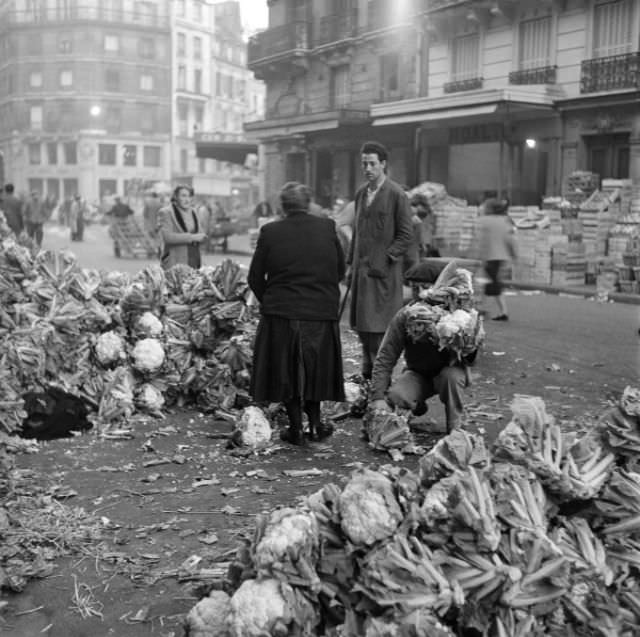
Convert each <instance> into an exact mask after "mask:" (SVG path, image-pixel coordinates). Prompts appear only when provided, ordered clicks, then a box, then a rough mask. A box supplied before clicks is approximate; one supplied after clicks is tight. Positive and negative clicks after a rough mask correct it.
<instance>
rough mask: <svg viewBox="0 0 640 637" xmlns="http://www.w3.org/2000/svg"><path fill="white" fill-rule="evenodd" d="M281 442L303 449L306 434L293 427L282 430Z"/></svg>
mask: <svg viewBox="0 0 640 637" xmlns="http://www.w3.org/2000/svg"><path fill="white" fill-rule="evenodd" d="M280 440H282V441H283V442H288V443H289V444H291V445H296V447H302V446H304V444H305V443H306V440H305V437H304V432H303V431H301V430H300V429H294V428H293V427H287V428H286V429H282V430H280Z"/></svg>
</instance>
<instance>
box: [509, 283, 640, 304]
mask: <svg viewBox="0 0 640 637" xmlns="http://www.w3.org/2000/svg"><path fill="white" fill-rule="evenodd" d="M504 284H505V286H507V287H510V288H513V289H516V290H538V291H540V292H545V293H546V294H570V295H573V296H582V297H584V298H585V299H588V298H593V297H595V296H596V288H595V286H594V287H556V286H554V285H545V284H543V283H521V282H519V281H505V282H504ZM609 300H610V301H613V302H615V303H626V304H628V305H640V294H625V293H624V292H611V293H610V294H609Z"/></svg>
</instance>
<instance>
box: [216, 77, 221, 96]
mask: <svg viewBox="0 0 640 637" xmlns="http://www.w3.org/2000/svg"><path fill="white" fill-rule="evenodd" d="M216 97H222V73H220V71H216Z"/></svg>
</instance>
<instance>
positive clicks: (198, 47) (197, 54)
mask: <svg viewBox="0 0 640 637" xmlns="http://www.w3.org/2000/svg"><path fill="white" fill-rule="evenodd" d="M193 57H194V58H195V59H196V60H201V59H202V38H200V37H198V36H194V38H193Z"/></svg>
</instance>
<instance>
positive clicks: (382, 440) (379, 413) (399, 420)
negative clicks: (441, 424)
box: [362, 409, 414, 451]
mask: <svg viewBox="0 0 640 637" xmlns="http://www.w3.org/2000/svg"><path fill="white" fill-rule="evenodd" d="M362 425H363V429H364V434H365V436H366V438H367V440H368V441H369V445H370V446H371V447H372V448H373V449H379V450H381V451H385V450H388V449H400V450H402V449H405V448H407V447H408V446H410V445H413V444H414V441H413V435H412V434H411V431H410V429H409V422H408V419H407V417H406V416H405V415H404V414H399V413H396V412H394V411H392V410H391V409H385V410H376V411H374V410H372V409H368V410H367V411H366V412H365V415H364V418H363V420H362Z"/></svg>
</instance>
